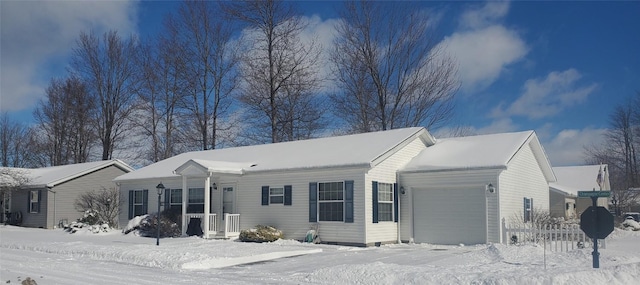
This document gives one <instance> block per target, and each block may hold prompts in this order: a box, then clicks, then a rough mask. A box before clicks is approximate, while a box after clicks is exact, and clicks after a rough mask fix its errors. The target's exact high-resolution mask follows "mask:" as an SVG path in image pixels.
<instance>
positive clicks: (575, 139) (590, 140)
mask: <svg viewBox="0 0 640 285" xmlns="http://www.w3.org/2000/svg"><path fill="white" fill-rule="evenodd" d="M605 131H606V130H605V129H594V128H585V129H565V130H562V131H560V132H558V133H557V134H556V135H555V136H552V137H550V138H545V137H543V136H541V135H540V134H539V135H540V140H541V142H542V145H543V146H544V149H545V152H546V153H547V156H548V157H549V160H550V161H551V165H553V166H569V165H583V164H584V163H585V159H586V158H587V157H586V156H585V153H584V147H585V146H589V145H593V144H596V145H597V144H601V143H602V141H603V134H604V133H605Z"/></svg>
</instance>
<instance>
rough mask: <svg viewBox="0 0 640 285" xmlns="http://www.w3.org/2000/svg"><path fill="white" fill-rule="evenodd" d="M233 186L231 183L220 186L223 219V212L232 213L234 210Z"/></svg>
mask: <svg viewBox="0 0 640 285" xmlns="http://www.w3.org/2000/svg"><path fill="white" fill-rule="evenodd" d="M233 190H234V187H233V186H232V185H225V186H223V187H222V218H223V219H224V214H233V213H234V212H235V209H234V206H235V205H234V201H235V196H236V195H235V192H234V191H233Z"/></svg>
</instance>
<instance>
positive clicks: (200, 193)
mask: <svg viewBox="0 0 640 285" xmlns="http://www.w3.org/2000/svg"><path fill="white" fill-rule="evenodd" d="M187 213H204V188H189V205H188V206H187Z"/></svg>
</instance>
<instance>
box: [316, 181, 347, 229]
mask: <svg viewBox="0 0 640 285" xmlns="http://www.w3.org/2000/svg"><path fill="white" fill-rule="evenodd" d="M318 218H319V220H320V221H344V182H327V183H318Z"/></svg>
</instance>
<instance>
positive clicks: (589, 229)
mask: <svg viewBox="0 0 640 285" xmlns="http://www.w3.org/2000/svg"><path fill="white" fill-rule="evenodd" d="M610 195H611V192H609V191H578V197H582V198H586V197H589V198H591V201H592V206H591V207H589V208H587V209H586V210H585V211H584V213H582V215H580V229H581V230H582V231H584V233H585V234H586V235H587V236H588V237H590V238H592V239H593V252H592V256H593V268H600V253H599V252H598V239H604V238H606V237H607V236H608V235H609V234H610V233H611V232H612V231H613V215H611V213H610V212H609V211H608V210H607V209H606V208H604V207H598V204H597V201H598V198H599V197H609V196H610Z"/></svg>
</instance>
